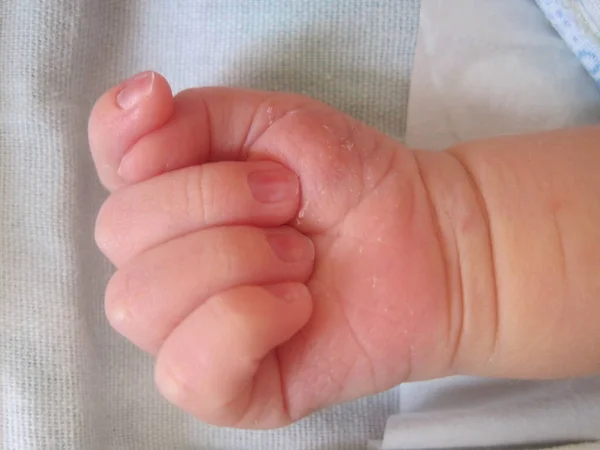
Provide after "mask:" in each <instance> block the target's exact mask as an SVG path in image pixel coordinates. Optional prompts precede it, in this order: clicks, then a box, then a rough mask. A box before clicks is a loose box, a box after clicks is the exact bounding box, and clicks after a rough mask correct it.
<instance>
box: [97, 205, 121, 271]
mask: <svg viewBox="0 0 600 450" xmlns="http://www.w3.org/2000/svg"><path fill="white" fill-rule="evenodd" d="M116 213H117V210H116V208H115V201H114V196H111V197H109V198H108V199H107V200H106V201H105V202H104V204H103V205H102V207H101V208H100V211H99V212H98V215H97V217H96V225H95V228H94V240H95V242H96V245H97V246H98V248H99V249H100V251H101V252H102V253H104V255H105V256H106V257H107V258H108V259H112V256H114V253H115V249H116V248H117V247H118V245H116V243H115V238H116V236H115V235H116V230H115V226H114V224H115V223H116V222H117V220H116V217H115V214H116Z"/></svg>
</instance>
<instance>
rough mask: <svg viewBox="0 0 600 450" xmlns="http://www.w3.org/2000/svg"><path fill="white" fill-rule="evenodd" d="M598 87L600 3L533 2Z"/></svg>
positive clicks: (580, 0)
mask: <svg viewBox="0 0 600 450" xmlns="http://www.w3.org/2000/svg"><path fill="white" fill-rule="evenodd" d="M536 2H537V3H538V5H539V6H540V8H542V10H543V11H544V12H545V13H546V16H547V17H548V20H549V21H550V23H552V25H553V26H554V28H556V30H557V31H558V33H559V34H560V35H561V36H562V37H563V39H564V40H565V42H566V43H567V44H568V45H569V47H570V48H571V49H572V50H573V52H574V53H575V54H576V55H577V57H578V58H579V59H580V60H581V62H582V63H583V65H584V67H585V68H586V69H587V71H588V72H589V74H590V75H591V76H592V77H593V78H594V80H596V83H597V85H598V86H599V87H600V0H536Z"/></svg>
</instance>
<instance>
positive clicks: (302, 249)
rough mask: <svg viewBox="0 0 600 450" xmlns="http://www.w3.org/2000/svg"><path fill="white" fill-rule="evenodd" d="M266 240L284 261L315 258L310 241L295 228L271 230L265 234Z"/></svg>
mask: <svg viewBox="0 0 600 450" xmlns="http://www.w3.org/2000/svg"><path fill="white" fill-rule="evenodd" d="M267 240H268V241H269V244H270V245H271V248H273V252H274V253H275V254H276V255H277V257H278V258H279V259H281V260H282V261H284V262H298V261H312V260H313V259H315V247H314V245H313V243H312V241H311V240H310V239H309V238H307V237H306V236H304V235H303V234H300V233H299V232H297V231H295V230H292V229H289V230H277V231H271V232H270V234H269V235H267Z"/></svg>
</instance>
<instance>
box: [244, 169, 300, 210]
mask: <svg viewBox="0 0 600 450" xmlns="http://www.w3.org/2000/svg"><path fill="white" fill-rule="evenodd" d="M248 186H249V187H250V192H252V196H253V197H254V198H255V199H256V200H257V201H259V202H261V203H277V202H284V201H289V200H295V199H296V198H298V193H299V187H300V185H299V183H298V177H297V176H296V174H295V173H293V172H292V171H291V170H287V169H283V168H281V169H272V170H259V171H257V172H252V173H250V174H249V175H248Z"/></svg>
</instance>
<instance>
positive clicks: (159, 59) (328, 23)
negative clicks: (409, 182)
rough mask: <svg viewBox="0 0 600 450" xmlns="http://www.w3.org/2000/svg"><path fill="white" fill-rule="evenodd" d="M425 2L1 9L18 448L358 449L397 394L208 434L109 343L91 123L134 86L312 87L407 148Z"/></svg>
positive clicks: (5, 299)
mask: <svg viewBox="0 0 600 450" xmlns="http://www.w3.org/2000/svg"><path fill="white" fill-rule="evenodd" d="M418 7H419V2H418V1H416V0H402V1H394V0H390V1H362V0H355V1H349V0H336V1H333V0H332V1H326V2H321V1H301V0H294V1H285V2H281V1H277V0H265V1H241V0H240V1H231V0H212V1H209V0H178V1H144V0H137V1H122V0H2V1H1V2H0V212H1V213H0V376H1V385H0V389H1V390H0V436H1V439H2V440H1V441H0V442H1V444H0V446H1V447H2V448H3V449H5V450H28V449H37V450H40V449H76V450H117V449H118V450H137V449H144V450H154V449H156V450H159V449H160V450H164V449H169V450H183V449H186V450H190V449H227V450H236V449H261V450H265V449H286V450H294V449H311V450H329V449H359V448H361V449H362V448H364V446H365V443H366V441H367V439H369V438H372V437H376V436H378V435H381V433H382V432H383V427H384V425H385V420H386V418H387V417H388V416H389V415H390V414H392V413H394V412H396V411H397V410H398V407H399V406H398V405H399V399H398V396H397V394H396V393H393V392H392V393H389V394H387V395H380V396H378V397H374V398H368V399H364V400H361V401H358V402H354V403H351V404H348V405H345V406H341V407H337V408H334V409H331V410H328V411H325V412H322V413H319V414H317V415H315V416H314V417H311V418H309V419H307V420H305V421H303V422H301V423H299V424H297V425H295V426H292V427H290V428H287V429H283V430H277V431H270V432H242V431H230V430H224V429H217V428H212V427H208V426H204V425H202V424H200V423H198V422H196V421H195V420H193V419H191V418H190V417H188V416H186V415H184V414H183V413H180V412H179V411H178V410H176V409H175V408H173V407H171V406H169V405H168V404H167V403H166V402H165V401H163V400H162V399H161V398H160V397H159V395H158V394H157V393H156V391H155V389H154V386H153V381H152V368H153V367H152V361H151V359H150V358H148V357H147V356H145V355H143V354H142V352H140V351H138V350H137V349H135V348H134V347H133V346H132V345H130V344H128V343H127V342H125V340H124V339H123V338H121V337H119V336H117V335H116V333H114V332H113V331H111V330H110V329H109V327H108V325H107V323H106V320H105V318H104V315H103V305H102V302H103V290H104V286H105V283H106V281H107V279H108V277H109V274H110V273H111V267H110V266H109V264H108V263H107V262H106V261H105V260H104V259H103V258H102V257H101V255H100V254H99V252H98V250H97V249H96V248H95V245H94V242H93V225H94V219H95V214H96V211H97V209H98V208H99V206H100V204H101V202H102V200H103V198H104V196H105V193H104V192H103V191H102V190H101V188H100V187H99V185H98V183H97V182H96V177H95V174H94V170H93V167H92V163H91V159H90V156H89V152H88V148H87V141H86V121H87V116H88V114H89V112H90V109H91V107H92V102H93V101H94V99H95V98H96V97H97V96H98V95H100V94H101V93H102V92H103V91H104V90H105V89H106V88H108V87H110V86H111V85H113V84H114V83H116V82H118V81H119V80H120V79H122V78H124V77H127V76H129V75H131V74H132V73H134V72H136V71H139V70H142V69H156V70H159V71H161V72H162V73H164V74H165V75H166V76H167V78H168V79H170V80H172V81H173V84H174V88H175V89H176V90H178V89H181V88H185V87H191V86H195V85H209V84H210V85H238V86H246V87H252V88H264V89H283V90H292V91H298V92H302V93H305V94H309V95H312V96H314V97H317V98H320V99H322V100H325V101H327V102H329V103H331V104H333V105H334V106H337V107H339V108H341V109H343V110H345V111H347V112H349V113H351V114H353V115H355V116H358V117H360V118H362V119H364V120H366V121H367V122H369V123H371V124H372V125H374V126H376V127H378V128H381V129H383V130H385V131H386V132H388V133H390V134H392V135H395V136H397V137H402V136H403V133H404V125H405V109H406V103H407V94H408V80H409V74H410V66H411V60H412V51H413V46H414V41H415V39H416V32H417V25H418Z"/></svg>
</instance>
